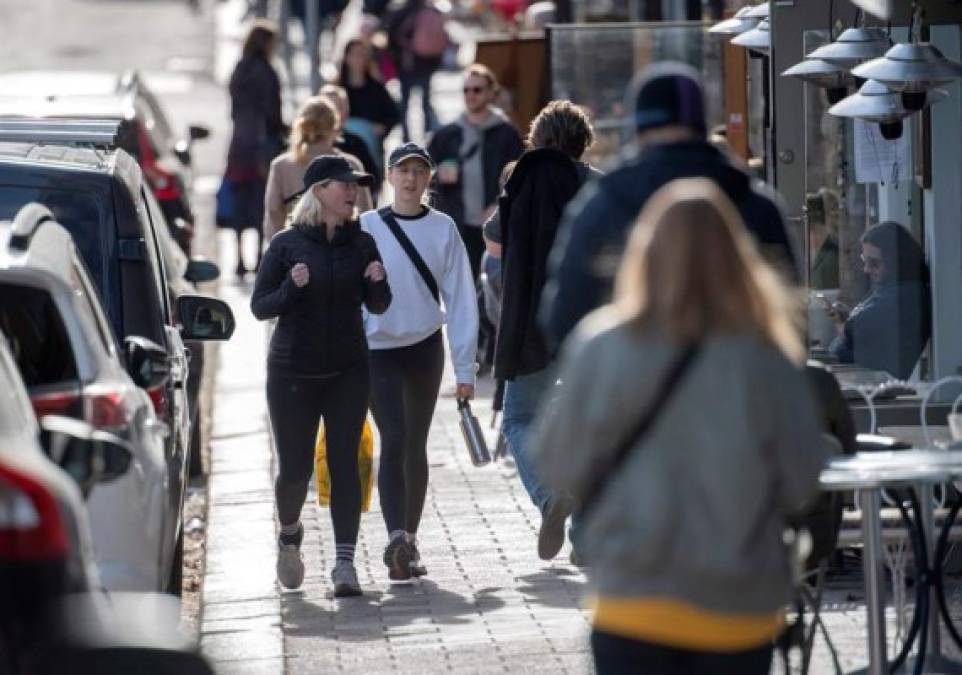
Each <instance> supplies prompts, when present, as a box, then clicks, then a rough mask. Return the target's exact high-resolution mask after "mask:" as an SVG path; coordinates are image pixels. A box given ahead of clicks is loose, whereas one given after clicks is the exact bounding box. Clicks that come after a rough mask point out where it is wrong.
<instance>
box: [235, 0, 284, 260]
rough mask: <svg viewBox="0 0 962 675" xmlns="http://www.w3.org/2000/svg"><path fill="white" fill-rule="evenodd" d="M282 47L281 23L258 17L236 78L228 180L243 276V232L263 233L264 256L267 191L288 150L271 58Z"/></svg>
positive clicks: (245, 46) (279, 95) (278, 90)
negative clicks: (276, 163)
mask: <svg viewBox="0 0 962 675" xmlns="http://www.w3.org/2000/svg"><path fill="white" fill-rule="evenodd" d="M276 46H277V26H276V25H275V24H274V23H273V22H271V21H268V20H266V19H257V20H255V21H254V23H253V25H252V26H251V29H250V30H249V31H248V33H247V37H246V38H245V40H244V47H243V50H242V56H241V59H240V61H238V63H237V65H236V66H235V67H234V71H233V73H231V77H230V85H229V91H230V100H231V120H232V121H233V123H234V128H233V132H232V133H231V139H230V146H229V148H228V151H227V168H226V170H225V172H224V177H225V179H226V180H227V181H228V182H229V183H230V185H231V189H232V194H233V200H232V201H233V208H232V211H233V215H232V217H231V218H230V225H231V226H232V228H233V229H234V230H235V231H236V232H237V269H236V272H237V276H238V277H243V276H244V274H246V272H247V268H246V267H245V265H244V258H243V256H242V255H241V233H242V232H243V231H244V230H246V229H248V228H254V229H255V230H256V231H257V235H258V243H257V256H258V261H259V260H260V255H261V236H260V235H261V223H262V222H263V220H264V191H265V187H266V179H267V174H268V170H269V167H270V163H271V160H273V159H274V157H275V156H277V154H279V153H280V152H281V150H283V144H284V138H285V136H286V134H287V129H286V127H285V126H284V123H283V121H282V119H281V86H280V80H279V79H278V77H277V72H276V71H275V70H274V66H273V65H271V58H272V57H273V55H274V51H275V49H276Z"/></svg>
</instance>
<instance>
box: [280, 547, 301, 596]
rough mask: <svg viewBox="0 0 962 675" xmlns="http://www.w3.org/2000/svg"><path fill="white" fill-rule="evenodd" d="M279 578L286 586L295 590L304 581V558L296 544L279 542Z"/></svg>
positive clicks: (282, 584)
mask: <svg viewBox="0 0 962 675" xmlns="http://www.w3.org/2000/svg"><path fill="white" fill-rule="evenodd" d="M277 580H278V581H279V582H280V584H281V586H283V587H284V588H287V589H290V590H293V589H295V588H300V587H301V584H302V583H304V560H303V559H302V558H301V549H300V547H298V546H297V545H295V544H279V545H278V549H277Z"/></svg>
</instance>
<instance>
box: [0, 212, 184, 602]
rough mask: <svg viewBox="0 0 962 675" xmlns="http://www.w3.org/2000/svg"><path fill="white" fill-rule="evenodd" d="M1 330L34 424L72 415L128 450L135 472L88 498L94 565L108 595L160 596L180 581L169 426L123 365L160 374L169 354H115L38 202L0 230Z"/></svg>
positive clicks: (77, 264) (142, 378) (148, 380)
mask: <svg viewBox="0 0 962 675" xmlns="http://www.w3.org/2000/svg"><path fill="white" fill-rule="evenodd" d="M0 331H2V332H3V333H4V334H5V335H6V338H7V340H8V342H9V343H10V345H11V346H12V348H13V353H14V355H15V357H16V360H17V365H18V367H19V368H20V373H21V375H22V376H23V379H24V381H25V383H26V385H27V388H28V392H29V394H30V400H31V403H32V404H33V407H34V411H35V412H36V414H37V416H38V417H43V416H44V415H49V414H57V415H67V416H71V417H76V418H78V419H82V420H85V421H86V422H88V423H89V424H91V425H92V426H93V427H94V428H96V429H100V430H103V431H109V432H111V433H114V434H116V435H117V436H119V437H121V438H123V439H125V440H127V441H129V442H130V443H131V446H132V447H133V449H134V466H135V470H134V471H131V472H129V473H127V474H126V475H125V476H124V478H123V479H121V480H118V481H115V482H113V483H111V484H110V485H108V486H104V487H101V488H98V489H97V490H95V491H94V492H93V493H92V494H91V496H90V498H89V499H88V509H89V512H90V519H91V524H92V531H93V535H94V545H95V548H96V551H97V560H98V565H99V567H100V571H101V577H102V578H103V579H104V583H105V584H106V586H107V587H108V588H111V589H117V590H120V589H133V590H147V589H151V590H155V589H163V588H165V587H166V585H167V584H168V582H169V581H170V580H171V579H172V578H174V577H176V576H177V574H176V573H174V574H172V571H171V567H172V565H174V564H176V561H175V558H176V556H175V547H176V541H175V539H174V538H173V536H172V533H173V532H176V523H177V522H178V521H179V514H178V512H177V507H176V505H172V504H171V502H170V500H168V498H167V489H166V486H167V485H169V484H170V482H171V481H170V476H169V475H168V472H169V471H170V469H171V467H170V466H168V464H167V462H165V461H164V441H165V438H166V437H167V436H168V435H169V434H170V428H169V426H168V425H167V424H166V423H164V422H162V421H160V420H159V419H158V418H157V415H156V412H155V410H154V407H153V405H152V403H151V400H150V397H149V396H148V395H147V392H146V391H145V389H148V388H150V387H153V386H156V385H158V384H160V379H161V378H162V374H155V372H154V371H153V370H150V369H147V370H145V371H143V372H141V371H136V370H135V371H134V373H133V377H134V378H136V381H135V379H132V377H131V375H129V374H128V373H127V370H126V367H127V365H126V364H127V362H128V361H129V362H130V363H132V364H139V363H144V362H145V361H147V362H148V365H151V363H150V361H151V359H153V360H154V361H156V363H157V365H159V368H160V369H162V368H163V366H164V361H165V360H166V356H167V355H166V353H165V352H164V350H163V349H162V348H161V347H160V346H159V345H157V344H154V343H151V342H150V341H148V340H146V339H145V338H142V337H128V338H127V340H126V341H125V344H124V348H123V349H121V347H120V346H118V344H117V340H116V338H115V337H114V332H113V329H112V328H111V327H110V324H109V323H108V322H107V319H106V316H105V314H104V311H103V308H102V307H101V304H100V299H99V297H98V295H97V292H96V290H94V285H93V283H92V282H91V280H90V278H89V276H88V274H87V270H86V266H85V265H84V263H83V260H82V259H81V258H80V256H79V254H78V253H77V250H76V248H75V247H74V244H73V239H72V238H71V236H70V233H69V232H67V230H65V229H64V228H63V227H62V226H60V225H59V224H57V223H56V222H55V221H54V218H53V214H52V213H51V212H50V210H49V209H47V208H46V207H44V206H41V205H39V204H28V205H27V206H24V207H23V208H22V209H20V211H19V213H18V214H17V216H16V217H15V218H14V220H13V222H12V223H10V222H0ZM141 352H142V353H141ZM141 387H144V388H143V389H142V388H141ZM174 468H175V469H178V470H179V467H174ZM174 482H176V481H174ZM119 504H123V505H124V508H122V509H118V508H117V506H118V505H119ZM169 590H176V589H169Z"/></svg>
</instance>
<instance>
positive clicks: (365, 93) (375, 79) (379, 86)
mask: <svg viewBox="0 0 962 675" xmlns="http://www.w3.org/2000/svg"><path fill="white" fill-rule="evenodd" d="M338 84H340V85H341V86H342V87H344V90H345V91H346V92H347V103H348V106H347V107H348V109H349V110H350V112H351V118H350V119H351V120H353V122H352V123H351V124H350V125H348V126H349V127H350V126H352V125H353V131H355V132H356V133H358V134H362V135H363V134H364V132H365V131H369V132H370V133H369V137H368V138H367V139H365V140H366V141H373V143H374V145H373V147H372V154H374V158H375V161H377V163H378V165H379V166H383V164H384V138H385V137H386V136H387V135H388V134H389V133H390V132H391V129H393V128H394V127H395V125H397V123H398V120H399V119H400V113H399V112H398V107H397V103H396V102H395V101H394V99H393V98H392V97H391V94H390V93H388V90H387V88H386V87H385V86H384V83H383V82H382V81H381V75H380V73H379V72H378V69H377V64H375V63H374V59H373V58H372V56H371V46H370V45H369V44H368V43H367V42H365V41H364V40H362V39H360V38H353V39H351V40H348V41H347V44H346V45H345V46H344V56H343V58H342V59H341V73H340V81H339V82H338ZM358 120H364V121H366V122H367V123H368V129H366V130H365V129H364V128H363V127H359V126H356V122H357V121H358Z"/></svg>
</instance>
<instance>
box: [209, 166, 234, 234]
mask: <svg viewBox="0 0 962 675" xmlns="http://www.w3.org/2000/svg"><path fill="white" fill-rule="evenodd" d="M214 220H215V222H216V223H217V227H233V223H234V183H233V182H232V181H231V180H230V179H229V178H227V177H226V176H225V177H224V178H222V179H221V181H220V187H218V188H217V208H216V211H215V217H214Z"/></svg>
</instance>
